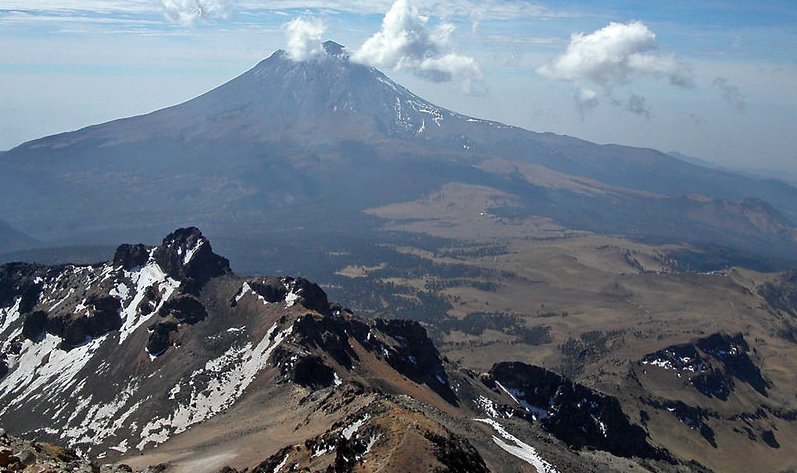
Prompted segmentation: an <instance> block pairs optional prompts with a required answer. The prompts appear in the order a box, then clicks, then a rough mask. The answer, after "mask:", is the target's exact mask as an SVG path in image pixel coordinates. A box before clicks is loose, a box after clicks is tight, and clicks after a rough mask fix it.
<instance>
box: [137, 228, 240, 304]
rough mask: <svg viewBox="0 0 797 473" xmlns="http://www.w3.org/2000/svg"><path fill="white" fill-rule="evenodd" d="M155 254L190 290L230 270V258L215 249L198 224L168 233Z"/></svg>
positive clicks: (168, 271) (156, 259) (167, 272)
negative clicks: (215, 251)
mask: <svg viewBox="0 0 797 473" xmlns="http://www.w3.org/2000/svg"><path fill="white" fill-rule="evenodd" d="M152 256H153V258H155V261H156V262H157V263H158V264H159V265H160V267H161V268H163V270H164V271H165V272H166V274H168V275H169V276H170V277H172V278H174V279H176V280H178V281H182V283H183V288H184V289H185V290H186V291H187V292H197V291H199V289H201V288H202V286H204V285H205V283H206V282H208V280H210V279H211V278H213V277H217V276H221V275H224V274H229V273H230V272H231V270H230V262H229V261H228V260H227V258H224V257H221V256H219V255H217V254H215V253H213V248H212V247H211V246H210V242H209V241H208V239H207V238H205V237H204V236H202V232H200V231H199V229H197V228H195V227H189V228H180V229H177V230H175V231H174V232H172V233H170V234H169V235H167V236H166V238H164V239H163V243H162V244H161V245H160V246H158V247H157V248H155V251H154V252H153V254H152Z"/></svg>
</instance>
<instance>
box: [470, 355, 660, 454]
mask: <svg viewBox="0 0 797 473" xmlns="http://www.w3.org/2000/svg"><path fill="white" fill-rule="evenodd" d="M486 381H487V383H486V384H488V386H490V385H491V384H492V385H493V386H495V388H494V389H496V390H498V388H499V387H501V388H503V389H507V390H508V391H509V392H510V393H511V394H512V395H513V396H514V397H515V398H516V399H517V400H518V402H519V403H520V404H521V405H522V406H523V407H525V408H527V409H528V410H529V411H530V412H532V413H534V414H535V415H536V416H537V418H538V419H539V420H540V423H541V424H542V425H543V427H544V428H545V429H546V430H548V431H549V432H551V433H552V434H554V435H555V436H556V437H557V438H559V439H560V440H562V441H564V442H565V443H567V444H569V445H570V446H572V447H575V448H582V447H589V448H596V449H599V450H605V451H608V452H610V453H613V454H615V455H618V456H623V457H631V456H638V457H643V458H661V457H663V455H664V453H663V452H661V451H659V450H657V449H655V448H654V447H652V446H651V445H650V444H649V443H648V442H647V434H646V433H645V431H644V429H642V428H641V427H639V426H638V425H633V424H631V423H630V422H629V420H628V417H627V416H626V415H625V414H624V413H623V410H622V408H621V407H620V402H619V401H618V400H617V399H616V398H614V397H612V396H608V395H606V394H603V393H599V392H597V391H594V390H592V389H590V388H588V387H586V386H583V385H581V384H578V383H574V382H573V381H571V380H569V379H566V378H564V377H562V376H560V375H558V374H556V373H554V372H552V371H548V370H546V369H545V368H541V367H539V366H532V365H527V364H525V363H520V362H504V363H497V364H495V365H493V367H492V369H490V372H489V374H488V376H487V378H486ZM497 384H500V386H497ZM499 392H500V391H499Z"/></svg>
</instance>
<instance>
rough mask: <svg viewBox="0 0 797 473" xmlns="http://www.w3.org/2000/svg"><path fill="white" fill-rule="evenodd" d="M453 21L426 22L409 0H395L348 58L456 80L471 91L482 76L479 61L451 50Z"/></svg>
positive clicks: (435, 78) (436, 78) (432, 78)
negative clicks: (380, 24) (367, 36)
mask: <svg viewBox="0 0 797 473" xmlns="http://www.w3.org/2000/svg"><path fill="white" fill-rule="evenodd" d="M453 32H454V25H452V24H450V23H442V24H439V25H436V26H430V25H429V18H427V17H425V16H423V15H421V14H420V13H419V11H418V9H417V8H416V7H414V6H412V5H410V3H409V1H408V0H396V2H395V3H394V4H393V6H391V7H390V10H388V12H387V13H386V14H385V17H384V19H383V20H382V27H381V29H380V30H379V31H378V32H377V33H375V34H374V35H373V36H371V37H370V38H368V39H367V40H366V41H365V43H363V45H362V46H360V48H359V49H357V50H356V51H355V52H354V54H352V57H351V59H352V60H353V61H355V62H359V63H362V64H368V65H372V66H376V67H384V68H390V69H394V70H408V71H411V72H412V73H414V74H416V75H417V76H419V77H422V78H424V79H427V80H430V81H433V82H449V81H459V82H461V83H462V84H463V86H464V87H465V89H466V91H469V92H473V91H475V89H476V88H477V87H478V86H479V84H480V83H481V79H482V74H481V69H480V68H479V65H478V63H477V62H476V61H475V60H474V59H473V58H472V57H469V56H463V55H460V54H456V53H454V52H453V51H452V49H453V48H452V44H451V35H452V33H453Z"/></svg>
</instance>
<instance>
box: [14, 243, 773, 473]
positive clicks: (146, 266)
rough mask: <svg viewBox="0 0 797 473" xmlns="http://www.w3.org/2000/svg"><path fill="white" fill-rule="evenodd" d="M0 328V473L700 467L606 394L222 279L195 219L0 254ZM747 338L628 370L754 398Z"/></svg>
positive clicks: (278, 279)
mask: <svg viewBox="0 0 797 473" xmlns="http://www.w3.org/2000/svg"><path fill="white" fill-rule="evenodd" d="M0 336H1V338H0V342H1V343H2V345H0V349H1V350H2V352H1V353H2V355H0V422H1V423H2V425H3V426H4V428H5V429H7V430H8V431H9V432H12V433H14V434H15V435H19V434H23V433H24V435H25V436H26V437H27V438H30V439H34V438H35V439H37V441H35V442H34V441H22V440H17V439H13V438H11V437H8V436H2V437H1V438H2V442H3V443H2V445H0V461H2V462H4V463H3V464H2V465H0V468H4V469H9V470H15V471H18V470H23V469H25V468H31V466H32V465H34V466H35V465H43V468H44V469H36V470H30V471H46V470H51V471H92V472H96V471H97V469H98V468H99V467H98V466H97V463H93V464H92V463H90V462H88V461H84V460H80V458H93V459H94V460H95V461H97V462H103V463H108V465H111V464H117V465H120V466H117V467H111V466H103V467H102V468H104V469H107V470H108V471H111V470H112V469H114V468H115V469H116V470H119V471H121V470H125V469H128V468H130V469H134V470H144V469H146V468H148V467H151V471H163V470H169V469H172V468H175V469H179V468H188V467H191V465H195V464H198V463H196V462H202V463H203V464H206V465H207V468H209V469H210V468H211V467H212V469H216V470H218V469H221V468H222V467H223V466H225V465H226V466H227V471H232V470H233V469H238V470H242V469H244V468H249V469H250V470H251V471H257V472H274V471H336V472H346V471H378V470H382V469H384V471H444V472H449V471H450V472H458V471H471V472H487V471H496V472H498V471H534V469H536V471H538V472H545V473H553V472H580V471H584V472H587V471H627V470H628V468H630V466H629V465H636V466H637V467H645V468H648V469H649V470H653V471H662V472H669V471H672V472H687V471H706V470H705V469H704V468H703V467H701V466H700V465H698V464H696V463H694V462H688V461H686V462H685V461H683V460H682V459H680V458H679V457H677V456H676V455H675V454H674V453H672V452H669V451H667V449H666V448H664V447H662V446H660V445H653V444H652V443H651V442H650V439H649V436H648V434H647V430H646V427H644V426H643V425H640V422H638V421H636V419H637V417H636V414H635V413H634V415H633V416H629V414H631V412H625V411H624V406H623V405H621V403H620V401H619V400H618V399H617V398H615V397H612V396H610V395H607V394H604V393H601V392H599V391H596V390H594V389H592V388H590V387H588V386H585V385H582V384H579V383H576V382H574V381H572V380H570V379H567V378H566V377H564V376H562V375H559V374H557V373H554V372H552V371H549V370H546V369H544V368H541V367H537V366H531V365H528V364H524V363H520V362H500V363H497V364H495V365H494V366H493V367H492V369H490V370H489V371H488V372H487V373H482V374H479V373H475V372H472V371H469V370H465V369H461V368H459V367H458V366H457V365H456V364H454V363H452V362H450V361H449V360H447V359H446V358H445V357H443V356H442V355H441V354H440V353H439V352H438V350H437V348H436V347H435V344H434V343H433V342H432V340H431V339H430V338H429V336H428V335H427V331H426V329H425V328H424V327H423V326H422V325H420V324H419V323H418V322H411V321H404V320H382V319H375V320H374V319H365V318H361V317H358V316H357V315H355V314H353V313H352V312H351V311H349V310H347V309H345V308H343V307H341V306H339V305H337V304H335V303H331V302H330V301H328V299H327V295H326V294H325V292H324V291H323V290H322V289H321V288H320V287H319V286H318V285H316V284H314V283H312V282H310V281H307V280H305V279H302V278H292V277H285V276H270V277H242V276H239V275H236V274H234V273H233V272H232V271H231V270H230V266H229V264H228V262H227V260H226V259H225V258H223V257H221V256H218V255H216V254H215V253H214V252H213V249H212V246H211V244H210V242H209V241H208V240H207V239H206V238H205V237H204V236H203V235H202V234H201V233H200V231H199V230H197V229H196V228H185V229H179V230H176V231H175V232H173V233H171V234H169V235H168V236H167V237H166V238H165V239H164V240H163V242H162V243H161V244H160V245H158V246H155V247H150V246H145V245H122V246H120V247H119V248H118V250H117V251H116V254H115V256H114V258H113V260H112V261H109V262H107V263H101V264H95V265H86V266H77V265H64V266H57V267H47V266H42V265H35V264H22V263H13V264H8V265H4V266H2V267H0ZM748 351H749V346H748V345H747V344H746V342H745V340H744V339H743V338H742V337H741V336H733V337H731V336H727V335H717V336H712V337H708V338H706V339H702V340H698V341H696V342H695V344H694V345H684V346H675V347H671V348H668V349H666V350H663V351H661V352H655V353H651V354H650V355H647V356H646V357H644V358H643V359H642V360H641V361H640V362H639V363H638V364H637V365H636V366H637V368H636V369H637V370H638V371H641V370H642V369H643V368H645V369H648V368H650V369H654V368H655V369H661V370H673V369H674V370H681V371H684V370H686V371H688V372H689V373H690V374H691V378H690V381H691V382H692V383H693V384H694V387H695V390H696V392H698V393H701V394H702V395H705V396H716V397H720V398H727V397H728V396H731V395H733V390H734V389H736V386H737V385H739V384H744V385H745V386H750V387H751V388H752V389H753V390H755V391H756V392H757V393H759V394H760V395H761V396H766V395H767V389H768V386H769V385H768V382H767V381H766V380H765V379H764V378H763V377H762V374H761V373H760V370H759V369H758V368H757V366H756V365H755V362H754V359H753V358H751V357H750V356H749V355H748ZM687 358H688V359H687ZM645 373H647V371H646V372H645ZM653 374H656V373H653ZM638 376H647V374H642V373H640V374H638ZM662 376H663V375H662ZM640 379H641V378H640ZM640 382H650V383H653V382H655V379H653V380H646V379H643V380H642V381H640ZM644 401H645V403H646V404H645V406H647V409H649V410H651V411H652V412H653V411H656V412H661V413H662V414H661V415H669V414H670V413H671V412H676V408H675V407H672V406H671V405H670V404H667V402H666V401H665V400H662V399H659V398H656V397H647V398H645V399H644ZM684 406H685V407H684V408H681V407H680V406H678V407H679V409H680V410H678V411H677V414H678V415H680V414H681V413H682V411H683V412H687V414H688V413H689V411H688V407H689V406H687V405H686V404H684ZM671 409H672V410H671ZM684 409H687V410H686V411H684ZM698 414H701V415H704V414H705V413H700V412H698ZM649 420H650V417H649V416H647V417H643V418H642V422H641V423H642V424H644V423H645V422H647V421H649ZM697 428H699V426H698V427H697ZM703 433H704V432H701V435H702V434H703ZM698 438H699V437H698ZM44 441H46V442H52V443H55V444H61V445H64V446H65V447H68V448H71V449H74V453H73V451H71V450H64V449H61V448H60V447H55V446H53V445H51V444H45V443H38V442H44ZM121 464H125V465H121ZM127 465H130V466H129V467H128V466H127ZM152 465H155V466H152ZM36 468H38V467H36ZM25 471H28V470H25Z"/></svg>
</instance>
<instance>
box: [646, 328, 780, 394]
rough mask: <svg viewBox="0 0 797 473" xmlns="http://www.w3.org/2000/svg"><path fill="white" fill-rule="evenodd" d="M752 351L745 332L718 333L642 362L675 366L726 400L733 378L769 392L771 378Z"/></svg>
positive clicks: (700, 388) (694, 383)
mask: <svg viewBox="0 0 797 473" xmlns="http://www.w3.org/2000/svg"><path fill="white" fill-rule="evenodd" d="M749 351H750V347H749V345H748V344H747V341H746V340H745V339H744V337H743V336H742V334H736V335H733V336H731V335H726V334H720V333H715V334H713V335H710V336H708V337H705V338H700V339H697V340H695V341H694V342H690V343H683V344H679V345H673V346H670V347H667V348H665V349H663V350H659V351H657V352H654V353H651V354H649V355H646V356H645V357H643V358H642V360H640V363H642V364H644V365H655V366H659V367H662V368H666V369H672V370H675V371H677V372H678V373H679V375H681V376H686V377H688V378H689V382H690V384H691V385H692V386H694V388H695V389H697V391H698V392H700V393H701V394H703V395H705V396H708V397H716V398H718V399H721V400H723V401H726V400H728V398H729V397H730V395H731V393H733V391H734V389H735V382H734V379H736V380H739V381H742V382H744V383H747V384H749V385H750V387H752V388H753V389H755V390H756V391H758V392H759V393H761V394H762V395H763V396H766V395H767V389H768V388H769V386H770V385H769V382H768V381H767V380H766V379H764V377H763V375H762V374H761V370H760V369H759V368H758V366H756V364H755V363H754V362H753V360H752V359H751V358H750V356H749V355H748V353H749Z"/></svg>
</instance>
